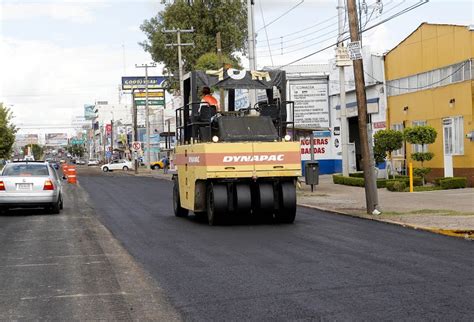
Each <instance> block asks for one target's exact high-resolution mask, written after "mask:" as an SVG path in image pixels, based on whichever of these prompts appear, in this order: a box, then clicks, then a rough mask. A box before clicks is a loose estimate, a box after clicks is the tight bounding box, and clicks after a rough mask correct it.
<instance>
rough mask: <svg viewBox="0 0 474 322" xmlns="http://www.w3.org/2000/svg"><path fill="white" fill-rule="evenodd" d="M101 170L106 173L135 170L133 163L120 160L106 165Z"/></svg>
mask: <svg viewBox="0 0 474 322" xmlns="http://www.w3.org/2000/svg"><path fill="white" fill-rule="evenodd" d="M100 168H101V169H102V171H104V172H108V171H113V170H123V171H128V170H130V169H133V164H132V162H130V161H128V160H123V159H118V160H113V161H112V162H110V163H107V164H104V165H103V166H101V167H100Z"/></svg>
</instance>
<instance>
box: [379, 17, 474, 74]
mask: <svg viewBox="0 0 474 322" xmlns="http://www.w3.org/2000/svg"><path fill="white" fill-rule="evenodd" d="M472 57H474V32H472V31H469V30H468V29H467V27H465V26H453V25H430V24H426V23H424V24H422V25H421V26H420V27H419V28H418V29H417V30H415V31H414V32H413V33H412V34H411V35H410V36H409V37H408V38H406V39H405V40H404V41H402V42H401V43H400V44H399V45H398V46H397V47H395V48H394V49H392V50H391V51H390V52H389V53H388V54H387V55H386V56H385V78H386V80H388V81H389V80H392V79H398V78H403V77H406V76H410V75H415V74H419V73H423V72H426V71H429V70H433V69H437V68H440V67H444V66H448V65H452V64H455V63H459V62H461V61H464V60H467V59H469V58H472Z"/></svg>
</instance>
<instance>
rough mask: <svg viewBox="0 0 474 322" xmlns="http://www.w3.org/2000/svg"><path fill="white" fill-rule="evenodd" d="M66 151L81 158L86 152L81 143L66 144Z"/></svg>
mask: <svg viewBox="0 0 474 322" xmlns="http://www.w3.org/2000/svg"><path fill="white" fill-rule="evenodd" d="M67 151H68V152H69V153H71V154H72V155H74V156H78V157H80V158H82V157H83V156H84V153H85V152H86V149H85V148H84V146H83V145H82V144H72V145H68V146H67Z"/></svg>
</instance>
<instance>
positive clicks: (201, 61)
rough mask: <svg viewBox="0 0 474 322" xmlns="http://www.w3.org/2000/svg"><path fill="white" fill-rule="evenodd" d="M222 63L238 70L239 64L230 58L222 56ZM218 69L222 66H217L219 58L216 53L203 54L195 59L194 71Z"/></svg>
mask: <svg viewBox="0 0 474 322" xmlns="http://www.w3.org/2000/svg"><path fill="white" fill-rule="evenodd" d="M222 61H223V63H224V64H225V65H228V66H231V67H233V68H237V69H240V65H239V62H238V61H236V60H233V58H232V57H229V56H223V57H222ZM220 68H222V65H221V64H219V57H218V55H217V53H213V52H210V53H205V54H203V55H202V56H201V57H199V58H198V59H197V61H196V64H195V65H194V69H196V70H218V69H220Z"/></svg>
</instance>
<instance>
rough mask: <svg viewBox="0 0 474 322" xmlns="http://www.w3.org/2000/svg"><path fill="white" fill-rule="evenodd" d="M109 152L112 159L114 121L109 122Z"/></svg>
mask: <svg viewBox="0 0 474 322" xmlns="http://www.w3.org/2000/svg"><path fill="white" fill-rule="evenodd" d="M110 152H112V157H111V159H113V156H114V120H113V119H112V120H110Z"/></svg>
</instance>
